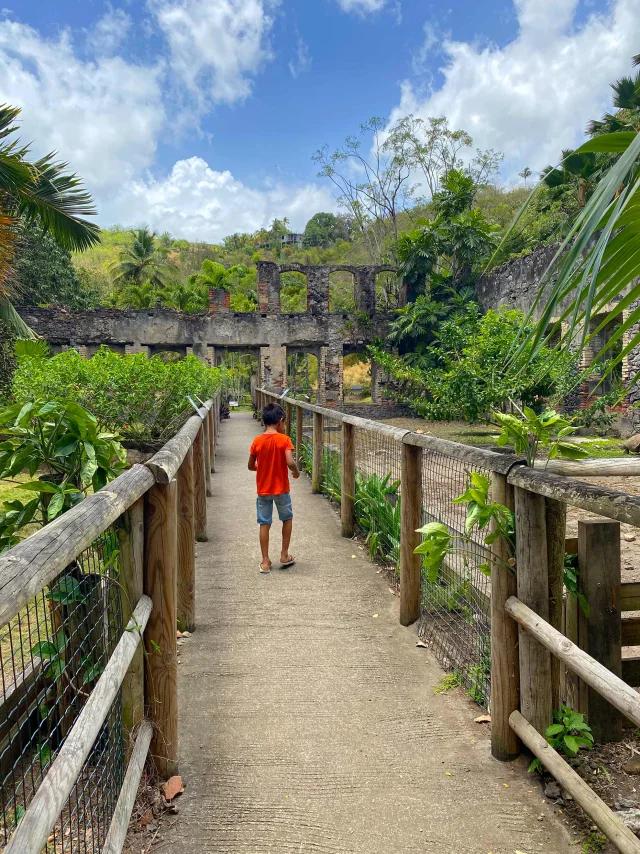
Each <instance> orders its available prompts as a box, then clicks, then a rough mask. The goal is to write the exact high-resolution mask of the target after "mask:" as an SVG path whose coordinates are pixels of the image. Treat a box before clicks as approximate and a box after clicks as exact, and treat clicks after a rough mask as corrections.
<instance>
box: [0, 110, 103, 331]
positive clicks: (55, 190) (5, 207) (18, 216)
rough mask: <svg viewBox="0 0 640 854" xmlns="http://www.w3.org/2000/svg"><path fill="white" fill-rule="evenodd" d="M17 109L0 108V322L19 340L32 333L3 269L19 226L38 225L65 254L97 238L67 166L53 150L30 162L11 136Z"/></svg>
mask: <svg viewBox="0 0 640 854" xmlns="http://www.w3.org/2000/svg"><path fill="white" fill-rule="evenodd" d="M20 112H21V111H20V108H18V107H11V106H8V105H7V104H5V105H3V106H0V198H1V201H0V319H2V320H4V321H5V323H7V324H8V325H9V326H10V327H11V329H12V330H13V331H14V332H15V333H16V334H17V335H20V336H22V337H25V338H31V337H33V333H32V332H31V330H30V329H29V327H28V326H27V325H26V324H25V323H24V321H23V320H22V319H21V318H20V316H19V315H18V314H17V312H16V311H15V309H14V308H13V306H12V305H11V302H10V301H9V298H10V296H11V295H12V294H11V289H10V284H9V270H10V269H11V266H12V263H13V260H14V258H15V253H16V248H17V242H18V239H19V234H20V228H21V226H22V224H23V223H27V224H31V223H37V224H39V225H40V226H41V227H42V228H43V229H44V230H45V231H47V232H48V233H50V234H51V236H52V237H53V238H54V240H55V241H56V243H57V244H58V245H60V246H62V247H64V248H65V249H68V250H70V251H80V250H83V249H86V248H88V247H89V246H91V245H92V244H94V243H97V242H98V241H99V239H100V230H99V228H98V226H97V225H95V224H94V223H91V222H89V221H88V220H86V219H84V217H86V216H92V215H94V214H95V212H96V211H95V208H94V205H93V200H92V198H91V196H90V195H89V193H87V192H86V191H85V190H84V189H83V188H82V184H81V181H80V179H79V178H78V176H77V175H75V174H73V173H70V172H68V171H67V166H68V164H67V163H62V162H60V161H57V160H56V159H55V157H56V155H55V153H54V152H52V153H50V154H47V155H45V156H44V157H41V158H39V159H37V160H31V159H30V157H29V155H30V148H29V146H27V145H22V144H21V142H20V140H19V139H18V138H17V137H15V136H14V135H15V134H16V133H17V130H18V127H17V125H16V124H15V122H16V120H17V118H18V116H19V115H20Z"/></svg>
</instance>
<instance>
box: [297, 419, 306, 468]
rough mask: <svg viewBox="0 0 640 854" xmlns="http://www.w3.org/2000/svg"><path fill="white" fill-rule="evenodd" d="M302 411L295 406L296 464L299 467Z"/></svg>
mask: <svg viewBox="0 0 640 854" xmlns="http://www.w3.org/2000/svg"><path fill="white" fill-rule="evenodd" d="M303 416H304V410H303V408H302V407H301V406H296V462H297V463H298V466H300V455H301V453H302V431H303V430H304V423H303V420H302V419H303Z"/></svg>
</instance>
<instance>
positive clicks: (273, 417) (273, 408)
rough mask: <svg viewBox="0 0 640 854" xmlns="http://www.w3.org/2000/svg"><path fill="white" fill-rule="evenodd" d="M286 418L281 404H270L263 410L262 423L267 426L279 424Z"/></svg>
mask: <svg viewBox="0 0 640 854" xmlns="http://www.w3.org/2000/svg"><path fill="white" fill-rule="evenodd" d="M283 418H284V409H283V408H282V407H281V406H280V404H279V403H268V404H267V405H266V406H265V408H264V409H263V410H262V423H263V424H265V425H267V426H272V425H273V424H277V423H278V421H282V419H283Z"/></svg>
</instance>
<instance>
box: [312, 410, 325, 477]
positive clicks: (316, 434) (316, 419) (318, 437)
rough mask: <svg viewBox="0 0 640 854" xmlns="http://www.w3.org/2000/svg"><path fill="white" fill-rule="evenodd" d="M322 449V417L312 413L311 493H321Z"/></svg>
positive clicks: (318, 413) (319, 414)
mask: <svg viewBox="0 0 640 854" xmlns="http://www.w3.org/2000/svg"><path fill="white" fill-rule="evenodd" d="M323 448H324V417H323V416H322V414H321V413H320V412H314V413H313V466H312V469H311V492H316V493H317V492H321V491H322V452H323Z"/></svg>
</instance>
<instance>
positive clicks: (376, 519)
mask: <svg viewBox="0 0 640 854" xmlns="http://www.w3.org/2000/svg"><path fill="white" fill-rule="evenodd" d="M354 440H355V449H356V494H355V506H354V511H355V520H356V525H357V527H358V529H359V530H360V532H361V534H362V535H363V536H364V538H365V543H366V544H367V546H368V548H369V554H370V555H371V557H372V558H373V559H374V560H376V561H378V562H379V563H382V564H384V565H385V566H389V567H392V568H393V570H394V572H395V573H396V574H397V573H398V571H399V566H400V505H401V500H402V496H401V492H402V488H401V479H400V472H401V465H402V462H401V460H402V446H401V444H400V442H398V441H396V440H394V439H392V438H391V437H388V436H383V435H381V434H380V433H375V432H373V431H371V430H366V429H363V428H360V427H357V428H356V429H355V439H354Z"/></svg>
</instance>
